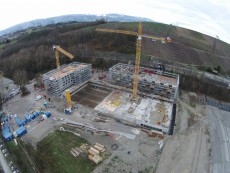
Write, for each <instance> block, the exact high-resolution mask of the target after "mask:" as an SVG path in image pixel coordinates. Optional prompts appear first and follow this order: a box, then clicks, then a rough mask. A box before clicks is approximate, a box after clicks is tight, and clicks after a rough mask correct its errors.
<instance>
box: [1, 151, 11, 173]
mask: <svg viewBox="0 0 230 173" xmlns="http://www.w3.org/2000/svg"><path fill="white" fill-rule="evenodd" d="M0 162H1V166H2V169H3V170H4V172H5V173H11V170H10V168H9V166H8V165H7V163H6V160H5V158H4V156H3V154H2V152H1V151H0Z"/></svg>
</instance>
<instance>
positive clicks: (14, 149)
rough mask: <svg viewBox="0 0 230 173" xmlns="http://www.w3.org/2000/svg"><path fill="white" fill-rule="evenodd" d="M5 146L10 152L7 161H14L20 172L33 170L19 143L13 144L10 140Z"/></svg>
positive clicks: (30, 172) (28, 172) (31, 171)
mask: <svg viewBox="0 0 230 173" xmlns="http://www.w3.org/2000/svg"><path fill="white" fill-rule="evenodd" d="M6 147H7V149H8V151H9V154H10V155H9V157H7V161H8V162H9V161H13V163H16V165H17V166H18V167H19V169H20V171H21V172H27V173H33V172H34V170H33V168H32V166H31V165H30V163H29V160H28V159H27V157H26V155H25V153H24V152H23V151H22V149H21V148H20V147H19V145H15V143H14V141H10V142H7V143H6Z"/></svg>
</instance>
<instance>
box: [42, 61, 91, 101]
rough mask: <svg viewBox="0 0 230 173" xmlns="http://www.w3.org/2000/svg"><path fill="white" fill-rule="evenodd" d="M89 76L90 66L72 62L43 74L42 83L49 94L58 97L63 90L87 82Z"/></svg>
mask: <svg viewBox="0 0 230 173" xmlns="http://www.w3.org/2000/svg"><path fill="white" fill-rule="evenodd" d="M91 74H92V65H91V64H86V63H78V62H73V63H70V64H64V65H62V66H60V68H58V69H54V70H52V71H49V72H48V73H46V74H44V75H43V83H44V85H45V88H46V89H47V91H48V92H49V93H50V94H52V95H55V96H60V95H61V93H62V92H63V91H64V90H65V89H67V88H69V87H71V86H73V85H79V86H80V84H82V83H85V82H87V81H88V80H89V79H90V77H91Z"/></svg>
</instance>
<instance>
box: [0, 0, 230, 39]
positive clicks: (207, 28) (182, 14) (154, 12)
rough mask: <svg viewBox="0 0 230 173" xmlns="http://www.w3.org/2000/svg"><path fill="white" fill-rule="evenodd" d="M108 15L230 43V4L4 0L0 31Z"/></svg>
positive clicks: (220, 0) (226, 0) (211, 0)
mask: <svg viewBox="0 0 230 173" xmlns="http://www.w3.org/2000/svg"><path fill="white" fill-rule="evenodd" d="M109 13H118V14H125V15H131V16H139V17H146V18H149V19H152V20H154V21H157V22H162V23H166V24H173V25H176V26H177V25H178V26H180V27H184V28H188V29H192V30H195V31H198V32H202V33H205V34H207V35H210V36H213V37H217V36H218V37H219V39H220V40H223V41H225V42H227V43H230V34H229V33H228V31H230V0H97V1H95V0H56V1H49V0H39V1H33V0H20V1H18V0H4V1H2V2H1V6H0V17H1V21H0V30H4V29H6V28H8V27H10V26H13V25H16V24H19V23H22V22H26V21H30V20H34V19H43V18H48V17H54V16H60V15H66V14H97V15H100V14H109Z"/></svg>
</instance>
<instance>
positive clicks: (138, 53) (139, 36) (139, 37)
mask: <svg viewBox="0 0 230 173" xmlns="http://www.w3.org/2000/svg"><path fill="white" fill-rule="evenodd" d="M96 31H100V32H112V33H119V34H127V35H135V36H137V41H136V60H135V69H134V79H133V94H132V98H131V99H132V100H134V101H137V92H138V76H139V71H140V58H141V44H142V37H144V38H150V39H152V40H153V41H161V42H162V43H165V42H171V39H170V38H169V37H167V38H163V37H162V38H158V37H154V36H149V35H143V34H142V23H141V22H139V25H138V32H134V31H124V30H114V29H102V28H96Z"/></svg>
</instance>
